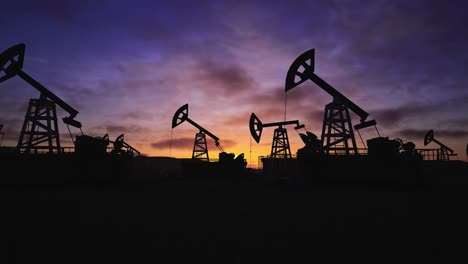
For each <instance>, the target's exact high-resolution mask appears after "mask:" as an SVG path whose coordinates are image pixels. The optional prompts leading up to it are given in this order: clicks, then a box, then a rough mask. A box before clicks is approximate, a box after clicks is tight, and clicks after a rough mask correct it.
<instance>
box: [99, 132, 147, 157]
mask: <svg viewBox="0 0 468 264" xmlns="http://www.w3.org/2000/svg"><path fill="white" fill-rule="evenodd" d="M106 135H107V134H106ZM112 144H113V146H114V149H113V150H112V151H111V154H113V155H117V156H131V157H133V156H140V152H139V151H138V150H136V149H135V148H134V147H132V146H130V145H129V144H128V143H127V142H125V140H124V134H121V135H120V136H118V137H117V139H116V140H115V141H114V142H112Z"/></svg>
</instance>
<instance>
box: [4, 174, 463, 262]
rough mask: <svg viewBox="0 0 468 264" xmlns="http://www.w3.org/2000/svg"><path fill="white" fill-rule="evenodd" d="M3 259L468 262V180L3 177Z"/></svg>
mask: <svg viewBox="0 0 468 264" xmlns="http://www.w3.org/2000/svg"><path fill="white" fill-rule="evenodd" d="M1 187H2V188H1V190H0V195H1V196H0V199H1V204H2V206H1V224H2V225H1V229H0V230H1V237H0V239H1V240H0V241H1V251H2V254H1V255H0V263H37V262H41V263H51V262H54V263H115V262H119V263H122V262H123V263H156V262H161V263H181V262H182V263H188V262H206V261H215V262H217V263H270V262H282V263H304V262H311V261H313V260H319V259H323V258H326V259H328V260H330V261H332V260H336V259H339V260H346V261H352V260H356V261H361V260H363V259H368V260H371V261H374V262H381V261H383V260H393V261H395V260H396V261H407V260H414V261H421V260H432V259H441V260H447V259H450V258H460V257H461V258H463V259H466V255H465V253H464V252H465V251H466V247H465V246H466V243H465V241H466V234H467V232H466V231H467V220H468V217H467V216H466V213H465V211H466V204H467V201H468V199H467V198H468V192H467V191H466V185H456V184H451V185H443V186H442V185H441V186H414V185H411V186H407V185H398V184H397V185H391V186H390V185H389V186H386V185H366V184H360V183H359V184H358V183H355V184H351V183H343V184H321V185H319V186H318V185H298V184H293V183H291V182H289V183H288V182H287V181H283V182H281V181H280V182H278V181H265V180H263V179H261V178H260V177H259V176H254V175H250V176H249V177H247V178H243V179H242V180H237V179H187V178H185V179H183V178H166V179H161V180H155V181H128V180H123V179H122V178H119V179H114V180H112V181H99V182H93V181H89V180H88V181H86V182H81V183H61V184H47V185H40V184H3V185H2V186H1Z"/></svg>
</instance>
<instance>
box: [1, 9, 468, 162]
mask: <svg viewBox="0 0 468 264" xmlns="http://www.w3.org/2000/svg"><path fill="white" fill-rule="evenodd" d="M365 2H366V1H365ZM365 2H359V3H357V2H355V1H304V2H302V1H300V2H297V3H296V2H294V3H292V2H288V1H283V2H280V1H278V2H275V1H274V2H273V3H270V2H269V3H268V5H265V4H264V3H263V2H262V1H258V2H255V1H245V2H243V1H204V2H199V3H198V2H197V3H196V4H194V2H191V1H170V2H165V3H160V2H159V1H119V3H118V4H117V3H116V2H115V1H52V0H48V1H40V3H39V2H37V3H36V1H30V2H28V1H25V2H22V3H27V4H21V3H17V2H15V1H9V2H8V3H6V4H4V5H2V10H3V13H4V14H5V15H4V16H3V17H1V18H0V24H1V25H3V26H4V27H2V28H3V29H2V35H1V37H0V50H2V51H3V50H5V49H7V48H9V47H10V46H13V45H15V44H18V43H25V44H26V56H25V62H24V68H23V70H24V71H25V72H27V73H28V74H29V75H31V76H33V77H34V78H35V79H36V80H38V81H39V82H41V83H42V84H43V85H44V86H46V87H47V88H48V89H50V90H51V91H53V92H54V93H55V94H57V95H58V96H60V97H61V98H62V99H63V100H64V101H66V102H67V103H69V104H70V105H72V106H73V107H74V108H76V109H78V111H79V112H80V113H79V114H78V116H77V118H76V119H77V120H79V121H81V122H82V124H83V132H84V133H85V134H88V135H91V136H102V135H104V134H106V133H109V135H110V138H111V140H114V139H115V138H116V137H117V136H119V135H120V134H122V133H124V134H125V140H126V142H128V143H129V144H131V145H132V146H134V147H135V148H137V149H138V150H139V151H141V152H142V153H144V154H145V155H148V156H173V157H178V158H189V157H191V155H192V148H193V140H194V136H195V133H196V132H198V130H197V129H196V128H195V127H193V126H191V125H190V124H188V123H183V124H181V125H180V126H178V127H176V128H174V129H173V130H172V129H171V120H172V117H173V115H174V112H175V111H176V110H177V109H178V108H179V107H180V106H182V105H184V104H186V103H188V104H189V117H190V118H191V119H192V120H194V121H195V122H197V123H198V124H200V125H202V126H203V127H204V128H206V129H207V130H209V131H210V132H212V133H213V134H215V135H216V136H217V137H219V138H220V143H221V146H222V147H223V148H224V150H225V151H226V152H230V153H231V152H232V153H235V154H236V155H238V154H240V153H244V155H245V159H246V160H247V162H248V163H249V165H250V166H256V165H257V160H258V156H261V155H269V153H270V148H271V143H272V137H273V130H274V129H273V128H266V129H265V130H264V131H263V135H262V138H261V141H260V143H259V144H257V143H256V142H255V141H254V140H251V137H250V132H249V127H248V122H249V116H250V114H251V113H252V112H254V113H255V114H256V115H257V116H258V117H259V118H260V119H261V120H262V122H278V121H283V120H284V115H285V91H284V81H285V78H286V73H287V71H288V68H289V66H290V65H291V63H292V62H293V61H294V59H295V58H296V57H297V56H299V55H300V54H301V53H303V52H304V51H306V50H308V49H311V48H315V49H316V55H315V56H316V57H315V59H316V63H315V72H316V73H317V74H318V75H319V76H320V77H321V78H323V79H324V80H326V81H327V82H328V83H330V84H331V85H332V86H334V87H335V88H336V89H338V90H339V91H340V92H341V93H343V94H344V95H346V96H347V97H348V98H350V99H351V100H352V101H353V102H355V103H356V104H357V105H359V106H360V107H362V108H363V109H364V110H366V111H367V112H368V113H369V114H370V118H372V119H376V121H377V124H378V129H379V132H380V133H381V135H382V136H387V137H389V138H401V139H404V140H407V141H412V142H414V143H415V144H416V147H417V148H437V146H436V145H428V146H424V144H423V138H424V135H425V133H426V132H427V131H429V130H430V129H434V134H435V136H436V137H437V138H438V139H439V140H440V141H442V142H444V144H446V145H447V146H449V147H451V148H453V149H454V150H455V153H457V154H458V156H457V157H456V159H461V160H467V157H466V154H465V147H466V144H467V143H468V103H467V102H468V89H467V88H466V87H467V82H468V75H467V74H466V68H465V67H466V62H467V61H468V52H466V47H467V46H468V45H467V44H468V38H467V34H465V32H466V30H465V28H464V26H463V25H466V20H467V19H466V14H465V13H466V12H465V10H466V9H463V8H459V7H458V6H457V4H456V3H455V1H449V2H447V1H445V2H443V1H439V2H438V3H432V2H431V1H429V2H428V1H368V2H366V3H365ZM463 21H465V22H463ZM38 96H39V94H38V92H37V91H36V90H35V89H34V88H33V87H31V86H29V85H28V84H27V83H26V82H24V81H23V80H21V79H20V78H18V77H15V78H13V79H11V80H8V81H6V82H3V83H0V110H1V112H0V124H3V125H4V128H3V131H4V132H5V136H4V139H3V146H15V145H16V143H17V141H18V137H19V131H20V130H21V125H22V123H23V118H24V114H25V112H26V108H27V104H28V101H29V99H30V98H36V97H38ZM331 100H332V98H331V96H330V95H328V94H327V93H326V92H324V91H323V90H321V89H320V88H319V87H317V86H316V85H314V84H313V83H312V82H306V83H304V84H302V85H300V86H299V87H297V88H295V89H294V90H292V91H290V92H288V94H287V101H286V119H287V120H295V119H298V120H299V121H300V122H301V123H303V124H305V127H306V129H307V130H308V131H311V132H313V133H315V134H316V135H318V136H319V137H320V134H321V129H322V119H323V109H324V107H325V105H326V104H327V103H329V102H330V101H331ZM58 115H59V117H64V116H65V115H66V113H64V112H63V111H62V110H61V109H60V110H59V112H58ZM352 117H353V120H354V121H355V122H357V121H358V118H357V117H356V116H352ZM59 129H60V132H61V134H62V135H63V136H62V138H61V140H62V142H64V145H65V146H71V144H72V142H71V139H70V136H69V135H67V133H68V132H67V128H66V126H65V125H64V124H63V123H62V124H61V126H60V128H59ZM72 132H73V133H74V135H77V134H78V133H79V130H73V131H72ZM288 134H289V140H290V143H291V151H292V153H293V154H295V153H296V151H297V149H299V148H301V147H302V146H303V144H302V142H301V139H300V137H299V135H298V134H297V132H296V131H294V129H293V127H292V126H291V127H288ZM362 136H363V138H364V140H366V139H369V138H372V137H376V136H377V134H376V131H375V130H374V129H370V128H368V129H366V130H365V131H362ZM208 141H209V143H210V145H209V151H210V158H213V159H217V158H218V153H219V151H218V149H217V148H216V146H215V145H214V143H213V140H211V139H208ZM357 142H358V145H359V147H362V144H361V142H360V140H359V138H357Z"/></svg>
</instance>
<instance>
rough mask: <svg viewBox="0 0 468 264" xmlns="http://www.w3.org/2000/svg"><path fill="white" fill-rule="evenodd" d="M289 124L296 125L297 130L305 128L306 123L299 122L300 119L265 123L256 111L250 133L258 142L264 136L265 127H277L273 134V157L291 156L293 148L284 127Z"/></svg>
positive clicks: (284, 157) (285, 157)
mask: <svg viewBox="0 0 468 264" xmlns="http://www.w3.org/2000/svg"><path fill="white" fill-rule="evenodd" d="M287 125H296V126H295V127H294V129H295V130H298V129H301V128H304V125H301V124H299V121H298V120H292V121H283V122H275V123H267V124H263V123H262V121H260V119H259V118H258V117H257V116H256V115H255V114H254V113H252V114H251V115H250V121H249V128H250V134H251V135H252V137H253V139H254V140H255V142H257V143H259V142H260V138H261V137H262V131H263V128H264V127H276V128H275V131H274V134H273V143H272V144H271V154H270V157H271V158H282V159H287V158H291V149H290V147H289V138H288V132H287V130H286V128H285V127H284V126H287ZM301 138H302V136H301Z"/></svg>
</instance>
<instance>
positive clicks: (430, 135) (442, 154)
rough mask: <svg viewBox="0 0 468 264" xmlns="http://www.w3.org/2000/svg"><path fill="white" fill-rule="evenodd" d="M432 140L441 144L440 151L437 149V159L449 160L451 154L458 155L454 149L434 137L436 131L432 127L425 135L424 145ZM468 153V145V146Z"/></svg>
mask: <svg viewBox="0 0 468 264" xmlns="http://www.w3.org/2000/svg"><path fill="white" fill-rule="evenodd" d="M431 142H434V143H436V144H437V145H439V146H440V149H439V151H437V157H436V160H449V159H450V156H456V155H457V154H454V153H453V149H451V148H449V147H447V146H446V145H444V144H442V143H441V142H440V141H438V140H437V139H435V138H434V131H433V130H432V129H431V130H429V131H428V132H427V133H426V135H425V136H424V146H427V144H429V143H431ZM467 153H468V146H467Z"/></svg>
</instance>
